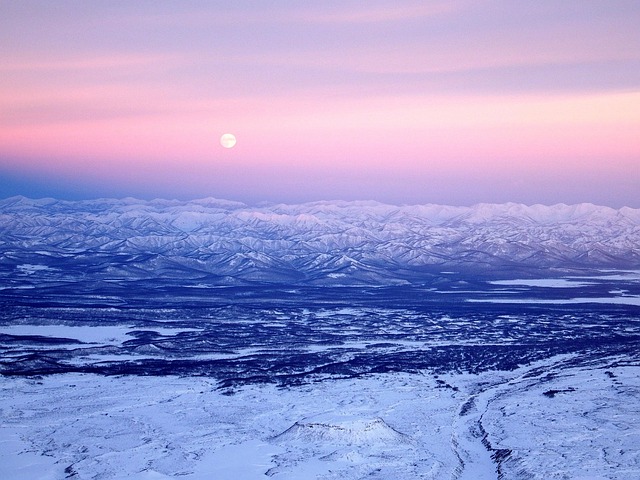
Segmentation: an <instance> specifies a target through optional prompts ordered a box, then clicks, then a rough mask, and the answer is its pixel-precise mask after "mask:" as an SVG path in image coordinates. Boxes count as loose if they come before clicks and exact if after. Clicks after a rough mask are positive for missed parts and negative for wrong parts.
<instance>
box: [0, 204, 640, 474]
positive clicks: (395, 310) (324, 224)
mask: <svg viewBox="0 0 640 480" xmlns="http://www.w3.org/2000/svg"><path fill="white" fill-rule="evenodd" d="M0 227H1V228H0V246H1V249H0V457H1V458H0V478H17V479H20V478H27V479H63V478H77V479H84V478H90V479H121V478H140V479H159V478H193V479H233V480H236V479H259V478H274V479H306V478H309V479H325V480H329V479H340V480H349V479H354V480H355V479H362V478H371V479H394V480H395V479H399V480H402V479H416V478H424V479H429V478H433V479H453V480H464V479H477V480H484V479H491V480H494V479H496V480H498V479H515V480H519V479H549V478H550V479H583V480H586V479H590V480H594V479H625V480H626V479H631V478H640V449H639V448H638V445H640V423H639V422H638V419H639V418H640V348H639V347H640V260H639V259H640V212H639V211H638V210H633V209H620V210H613V209H609V208H605V207H597V206H593V205H577V206H566V205H556V206H551V207H545V206H532V207H526V206H522V205H514V204H507V205H478V206H475V207H470V208H466V207H442V206H433V205H427V206H405V207H395V206H390V205H382V204H377V203H372V202H351V203H347V202H320V203H314V204H304V205H275V206H265V207H248V206H246V205H243V204H238V203H233V202H225V201H220V200H211V199H209V200H202V201H195V202H177V201H161V200H155V201H152V202H143V201H138V200H132V199H125V200H108V199H106V200H99V201H88V202H61V201H55V200H28V199H24V198H13V199H8V200H4V201H1V202H0Z"/></svg>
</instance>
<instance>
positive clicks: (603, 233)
mask: <svg viewBox="0 0 640 480" xmlns="http://www.w3.org/2000/svg"><path fill="white" fill-rule="evenodd" d="M0 249H1V250H0V270H1V271H2V272H3V275H4V276H5V277H6V278H11V279H14V278H15V277H16V275H17V274H18V273H21V272H22V273H21V274H24V271H23V270H20V269H19V267H20V265H25V264H26V265H42V266H44V267H47V268H48V269H49V270H48V271H47V270H45V269H42V268H41V269H38V270H36V271H29V272H30V273H29V275H31V276H32V278H33V279H34V280H35V278H36V277H37V276H38V275H44V274H47V275H50V276H55V275H58V276H60V277H65V276H68V275H78V274H80V273H82V275H83V276H84V277H91V278H94V277H95V278H96V279H107V278H118V276H120V277H122V278H124V279H135V278H144V279H152V278H163V277H167V276H169V277H171V278H180V277H181V276H182V278H184V279H185V280H189V279H190V280H203V281H207V282H210V283H213V284H242V283H247V282H248V283H255V282H258V283H310V284H314V285H324V284H332V285H333V284H340V283H346V284H350V283H359V284H361V283H365V284H396V283H420V282H422V281H424V279H425V278H427V277H429V276H432V275H434V274H438V273H439V272H440V273H441V272H447V271H470V272H476V273H478V274H483V275H497V276H501V275H502V276H504V275H506V274H507V273H508V272H509V271H512V272H514V273H515V272H518V273H526V272H529V274H531V275H534V274H536V273H535V272H538V274H551V275H556V274H562V273H563V272H579V271H581V270H587V269H599V268H631V269H634V268H640V209H633V208H629V207H623V208H620V209H614V208H611V207H604V206H598V205H594V204H590V203H582V204H576V205H566V204H556V205H552V206H545V205H540V204H536V205H531V206H527V205H523V204H517V203H505V204H488V203H481V204H477V205H474V206H471V207H460V206H447V205H436V204H425V205H401V206H398V205H390V204H384V203H380V202H373V201H366V202H362V201H360V202H347V201H321V202H309V203H303V204H282V203H280V204H273V205H262V206H249V205H246V204H244V203H241V202H234V201H228V200H222V199H215V198H206V199H200V200H193V201H179V200H162V199H155V200H137V199H133V198H126V199H98V200H82V201H67V200H56V199H50V198H48V199H39V200H32V199H28V198H26V197H11V198H8V199H4V200H0ZM74 272H75V273H74ZM25 275H26V274H25Z"/></svg>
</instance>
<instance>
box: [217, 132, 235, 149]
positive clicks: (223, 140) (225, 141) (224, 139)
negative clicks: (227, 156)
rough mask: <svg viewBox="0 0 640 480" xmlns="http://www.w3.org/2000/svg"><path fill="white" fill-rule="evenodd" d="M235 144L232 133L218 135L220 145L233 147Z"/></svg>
mask: <svg viewBox="0 0 640 480" xmlns="http://www.w3.org/2000/svg"><path fill="white" fill-rule="evenodd" d="M235 144H236V136H235V135H233V134H232V133H225V134H224V135H222V136H221V137H220V145H222V146H223V147H224V148H233V146H234V145H235Z"/></svg>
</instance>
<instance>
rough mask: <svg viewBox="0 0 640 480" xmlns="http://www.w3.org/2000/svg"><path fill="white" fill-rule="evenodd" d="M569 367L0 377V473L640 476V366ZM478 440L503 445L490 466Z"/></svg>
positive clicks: (554, 362) (561, 361) (563, 363)
mask: <svg viewBox="0 0 640 480" xmlns="http://www.w3.org/2000/svg"><path fill="white" fill-rule="evenodd" d="M574 360H575V358H574V357H572V356H570V355H565V356H558V357H554V358H551V359H548V360H545V361H541V362H538V363H536V364H533V365H530V366H528V367H522V368H520V369H518V370H516V371H513V372H485V373H483V374H480V375H471V374H447V375H444V376H440V377H435V376H433V375H431V374H428V373H427V372H425V373H424V374H408V373H396V374H380V375H370V376H366V377H360V378H350V379H333V380H331V379H327V380H325V381H322V382H318V383H312V384H307V385H302V386H298V387H290V388H278V387H277V386H275V385H247V386H244V387H241V388H236V389H234V390H219V389H218V388H217V384H216V383H215V382H214V381H213V380H211V379H208V378H206V377H197V378H181V377H171V376H169V377H135V376H123V377H102V376H94V375H87V374H64V375H54V376H48V377H44V378H40V379H39V378H16V377H2V378H0V439H1V442H2V443H1V446H2V448H0V478H42V479H62V478H65V477H67V476H69V475H72V474H76V475H77V477H78V478H103V479H115V478H140V479H154V478H175V477H177V476H179V477H180V478H185V479H206V478H234V479H258V478H273V479H277V480H282V479H287V480H290V479H300V478H318V479H325V480H328V479H334V480H337V479H341V480H348V479H359V478H363V477H367V478H379V479H382V478H394V479H399V480H402V479H407V480H408V479H415V478H425V479H428V478H432V479H440V478H455V479H459V480H460V479H467V478H473V479H478V480H482V479H491V480H494V479H497V478H498V468H499V469H500V471H501V473H502V475H503V478H509V479H519V478H523V479H524V478H532V479H547V478H606V479H618V478H619V479H628V478H638V477H639V476H640V453H639V452H638V450H637V445H638V443H639V442H640V424H638V422H637V419H638V418H639V417H640V369H639V368H638V367H637V366H631V365H625V363H624V361H622V360H623V359H622V358H616V357H613V358H608V359H601V360H599V363H597V364H595V365H594V364H591V365H585V366H581V365H575V364H573V363H571V362H572V361H574ZM485 443H486V444H485ZM487 444H488V445H489V447H487ZM489 448H491V449H493V450H498V449H502V450H504V451H505V452H506V451H508V452H509V454H508V455H506V456H505V458H504V460H503V461H502V462H501V463H500V464H499V465H498V464H496V463H495V462H494V461H492V459H491V451H490V450H489Z"/></svg>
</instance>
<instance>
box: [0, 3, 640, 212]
mask: <svg viewBox="0 0 640 480" xmlns="http://www.w3.org/2000/svg"><path fill="white" fill-rule="evenodd" d="M639 25H640V1H638V0H562V1H557V0H536V1H530V0H447V1H440V0H416V1H398V0H394V1H379V0H368V1H351V0H339V1H334V0H328V1H322V2H302V1H284V0H271V1H266V0H265V1H257V0H256V1H246V0H240V1H232V2H222V1H210V0H209V1H204V0H203V1H195V0H192V1H189V0H184V1H180V2H177V1H162V0H152V1H135V2H132V1H129V0H125V1H119V0H111V1H92V0H77V1H69V0H56V1H55V2H52V1H49V0H2V1H0V198H5V197H9V196H12V195H24V196H27V197H33V198H39V197H56V198H65V199H84V198H97V197H137V198H149V199H151V198H178V199H185V200H186V199H193V198H203V197H217V198H226V199H230V200H239V201H243V202H246V203H250V204H256V203H260V202H286V203H299V202H307V201H315V200H332V199H343V200H356V199H361V200H378V201H381V202H386V203H394V204H416V203H440V204H450V205H472V204H476V203H483V202H486V203H502V202H518V203H525V204H535V203H542V204H555V203H567V204H573V203H581V202H591V203H595V204H600V205H608V206H612V207H616V208H617V207H621V206H630V207H634V208H640V28H639V27H638V26H639ZM224 133H232V134H234V135H235V136H236V139H237V143H236V145H235V146H234V147H233V148H223V147H222V146H221V144H220V137H221V136H222V135H223V134H224Z"/></svg>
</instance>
